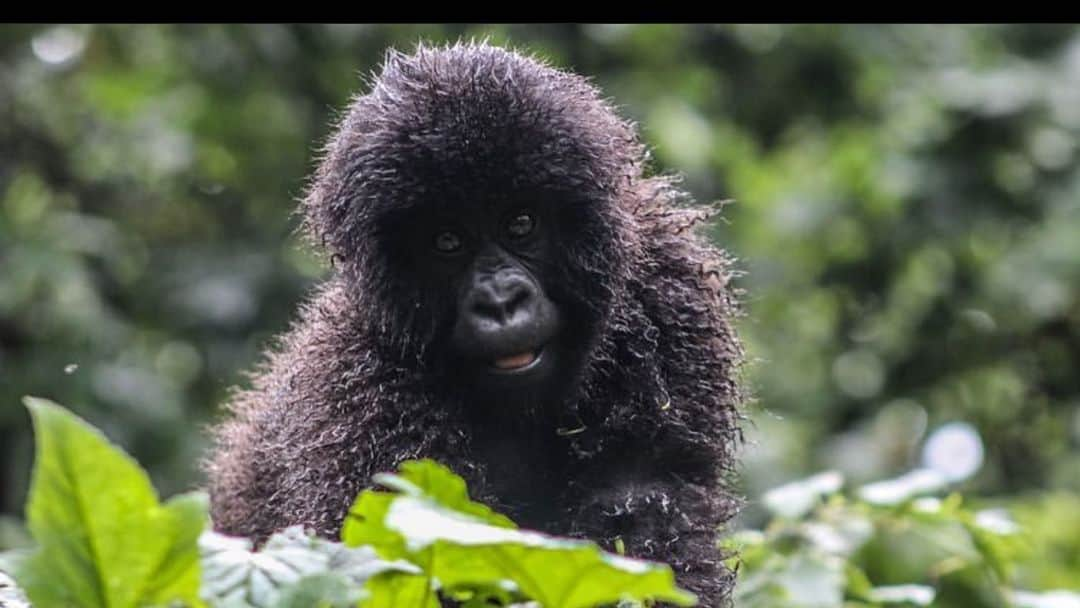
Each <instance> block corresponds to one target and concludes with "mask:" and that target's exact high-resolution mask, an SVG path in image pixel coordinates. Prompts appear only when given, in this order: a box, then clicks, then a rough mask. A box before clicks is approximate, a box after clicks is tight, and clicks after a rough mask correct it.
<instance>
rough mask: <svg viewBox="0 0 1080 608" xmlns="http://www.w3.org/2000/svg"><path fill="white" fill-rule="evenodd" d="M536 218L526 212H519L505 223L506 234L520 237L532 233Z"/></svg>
mask: <svg viewBox="0 0 1080 608" xmlns="http://www.w3.org/2000/svg"><path fill="white" fill-rule="evenodd" d="M535 227H536V220H535V219H533V216H532V215H531V214H528V213H519V214H517V215H515V216H514V217H512V218H510V221H509V222H507V223H506V234H507V235H509V236H510V238H512V239H520V238H523V237H526V236H529V235H530V234H532V231H533V229H534V228H535Z"/></svg>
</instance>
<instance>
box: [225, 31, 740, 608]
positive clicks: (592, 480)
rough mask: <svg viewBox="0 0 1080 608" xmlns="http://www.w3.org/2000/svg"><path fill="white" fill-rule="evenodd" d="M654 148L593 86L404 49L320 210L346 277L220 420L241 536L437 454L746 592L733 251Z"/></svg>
mask: <svg viewBox="0 0 1080 608" xmlns="http://www.w3.org/2000/svg"><path fill="white" fill-rule="evenodd" d="M645 158H646V153H645V150H644V148H643V146H642V145H641V143H640V141H639V140H638V137H637V135H636V133H635V132H634V129H633V126H632V125H631V124H630V123H628V122H626V121H624V120H622V119H620V118H619V117H618V116H616V114H615V113H614V111H613V110H612V108H611V107H610V106H609V105H608V104H607V103H605V102H604V101H603V100H602V99H601V98H600V96H599V93H598V91H597V90H596V89H595V88H593V87H592V86H591V85H590V84H589V83H588V82H587V81H586V80H585V79H583V78H581V77H579V76H575V75H572V74H568V73H565V72H561V71H558V70H556V69H553V68H551V67H548V66H546V65H544V64H542V63H540V62H538V61H536V60H535V59H532V58H529V57H524V56H521V55H518V54H515V53H513V52H510V51H506V50H503V49H500V48H496V47H491V46H487V45H483V44H458V45H455V46H452V47H444V48H429V47H421V48H419V49H418V50H417V52H416V53H415V54H414V55H411V56H405V55H401V54H398V53H390V54H389V55H388V57H387V59H386V62H385V64H384V66H383V70H382V73H381V74H380V75H379V76H378V78H377V79H376V80H375V82H374V85H373V87H372V89H371V91H370V92H369V93H368V94H367V95H363V96H360V97H357V98H356V99H355V100H354V101H353V103H352V105H351V107H350V108H349V111H348V113H347V114H346V116H345V117H344V119H343V120H342V121H341V123H340V124H339V125H338V128H337V131H336V133H335V135H334V136H333V137H332V139H331V140H330V142H329V144H328V145H327V148H326V151H325V155H324V158H323V159H322V162H321V164H320V166H319V168H318V171H317V173H316V175H315V177H314V179H313V181H312V184H311V187H310V190H309V192H308V195H307V197H306V199H305V201H304V203H303V212H304V215H305V227H306V229H307V231H308V233H309V234H310V235H311V236H312V237H313V239H314V240H315V241H316V242H317V243H318V244H320V245H321V246H323V247H325V248H326V249H327V250H328V252H329V254H330V256H331V259H332V261H333V262H334V273H333V276H331V277H330V278H329V279H328V280H327V281H326V283H324V284H323V285H322V286H321V287H320V288H319V289H317V290H316V292H315V293H314V294H313V296H312V297H311V298H310V300H309V301H308V302H307V304H306V305H305V306H304V307H303V310H302V311H301V314H300V318H299V320H298V321H297V322H296V323H295V324H294V326H293V327H292V328H291V330H290V331H289V332H287V333H286V334H285V335H284V336H283V337H282V338H281V343H280V345H279V346H278V348H276V349H275V350H274V351H273V352H271V353H270V354H269V355H268V361H267V362H266V363H265V364H264V365H263V366H262V368H261V369H260V371H259V373H257V374H256V375H255V377H254V381H253V388H251V389H250V390H246V391H242V392H238V393H237V394H236V395H235V396H234V398H233V400H232V403H231V405H230V410H231V413H232V417H231V419H230V420H228V421H226V422H224V423H223V424H222V425H221V426H220V427H219V428H218V429H217V432H216V439H217V448H216V451H215V453H214V454H213V456H212V458H211V460H210V462H209V463H208V467H207V468H208V473H209V478H210V490H211V497H212V500H213V517H214V523H215V525H216V527H217V528H218V529H219V530H221V531H223V532H227V533H233V534H242V535H247V536H253V537H255V538H257V539H264V538H266V537H267V536H268V535H269V534H271V533H272V532H273V531H275V530H278V529H280V528H283V527H286V526H289V525H293V524H304V525H306V526H308V527H310V528H312V529H314V530H315V531H317V532H318V533H319V534H321V535H324V536H326V537H330V538H334V537H336V536H337V535H338V533H339V530H340V526H341V523H342V519H343V517H344V516H345V514H346V512H347V510H348V507H349V505H350V503H351V502H352V500H353V498H354V497H355V496H356V495H357V494H358V493H359V492H360V491H361V490H363V489H364V488H366V487H369V485H370V484H371V478H372V475H374V474H375V473H379V472H384V471H392V470H394V469H395V468H396V466H397V465H398V463H400V462H401V461H402V460H405V459H410V458H420V457H428V458H433V459H435V460H438V461H440V462H442V463H444V464H446V465H448V466H449V467H451V468H452V469H453V470H454V471H456V472H457V473H458V474H460V475H462V476H464V477H465V478H466V480H467V481H468V483H469V487H470V488H471V490H472V491H473V494H474V497H475V498H477V499H478V500H481V501H484V502H486V503H488V504H489V505H490V506H492V507H494V508H496V509H498V510H500V511H502V512H504V513H506V514H507V515H509V516H510V517H512V518H514V519H515V520H516V521H517V522H518V523H520V524H521V525H522V526H525V527H529V528H535V529H539V530H542V531H546V532H549V533H554V534H561V535H569V536H575V537H582V538H590V539H593V540H596V541H598V542H600V543H602V544H604V545H605V546H606V547H608V548H609V549H610V548H611V547H612V546H613V545H614V543H615V542H616V541H617V540H621V541H622V543H623V545H624V546H625V550H626V553H627V554H628V555H631V556H634V557H641V558H648V559H654V560H660V561H664V562H667V563H669V564H671V565H672V567H673V568H674V569H675V572H676V576H677V577H678V580H679V582H680V584H682V585H683V586H685V587H687V588H688V589H690V590H692V591H694V592H696V593H697V594H698V595H699V596H700V597H701V599H702V603H703V605H705V606H718V605H723V604H724V603H725V602H726V601H727V598H728V595H729V592H730V588H731V584H732V580H733V575H732V573H731V572H729V571H728V570H727V569H726V568H724V566H723V565H722V563H721V562H720V558H721V556H720V554H719V553H718V551H717V549H716V544H715V543H716V535H717V531H718V528H719V527H720V526H721V525H722V524H723V523H724V522H726V521H727V520H728V519H729V518H730V517H731V516H732V515H733V513H734V511H735V505H736V501H735V500H734V498H733V497H732V495H731V494H730V493H729V492H728V491H727V490H726V487H725V483H724V480H725V478H726V477H727V476H728V474H729V473H730V471H731V467H732V464H733V461H734V456H733V454H734V450H735V448H736V445H737V442H738V438H739V430H738V418H739V417H738V413H737V406H738V404H739V402H740V398H741V394H740V391H739V388H738V386H737V383H736V375H737V371H738V366H739V364H740V362H741V359H742V350H741V347H740V345H739V341H738V339H737V337H736V335H735V333H734V332H733V330H732V327H731V324H730V320H731V317H732V315H733V314H734V311H735V303H734V301H733V298H732V291H731V290H730V289H729V287H728V279H729V278H730V276H731V275H730V271H729V262H728V260H727V258H726V257H725V256H724V255H723V254H722V252H720V251H719V250H717V249H714V248H712V247H710V246H709V245H708V244H707V243H706V242H705V241H704V240H703V239H701V238H699V237H698V236H696V235H695V234H693V233H692V228H693V227H694V226H695V225H697V224H699V223H700V222H701V221H703V220H704V219H705V218H707V217H708V216H709V215H710V213H709V212H708V211H706V210H703V209H700V208H697V209H694V208H691V207H688V206H683V205H682V204H681V203H682V202H683V200H684V199H685V197H684V195H683V194H682V193H681V192H680V191H678V190H677V189H676V188H675V187H673V186H672V184H671V181H670V180H668V179H665V178H662V177H646V176H644V175H643V171H644V168H645V167H644V164H645Z"/></svg>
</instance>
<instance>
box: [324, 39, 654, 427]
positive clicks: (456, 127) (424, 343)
mask: <svg viewBox="0 0 1080 608" xmlns="http://www.w3.org/2000/svg"><path fill="white" fill-rule="evenodd" d="M643 156H644V153H643V149H642V147H641V145H640V143H639V142H638V139H637V136H636V134H635V132H634V129H633V128H632V126H631V125H630V124H628V123H627V122H625V121H623V120H621V119H620V118H618V117H617V116H616V115H615V113H614V112H613V111H612V109H611V107H610V106H609V105H608V104H607V103H605V102H604V101H603V100H602V99H601V98H600V96H599V94H598V92H597V90H596V89H595V88H593V87H592V86H591V85H590V84H589V83H588V82H587V81H586V80H585V79H583V78H581V77H579V76H576V75H572V74H568V73H565V72H562V71H558V70H555V69H553V68H551V67H548V66H546V65H544V64H543V63H541V62H539V61H537V60H535V59H532V58H529V57H525V56H522V55H519V54H516V53H513V52H510V51H507V50H504V49H500V48H496V47H491V46H487V45H483V44H458V45H455V46H452V47H443V48H427V47H421V48H419V49H418V50H417V52H416V53H415V54H413V55H408V56H406V55H402V54H399V53H396V52H391V53H390V54H389V55H388V56H387V58H386V61H385V63H384V66H383V68H382V72H381V74H379V75H378V76H377V77H376V78H375V79H374V83H373V86H372V88H371V90H370V92H369V93H367V94H366V95H362V96H360V97H358V98H356V99H355V100H354V102H353V103H352V105H351V107H350V108H349V110H348V112H347V114H346V116H345V117H344V118H343V120H342V121H341V123H340V125H339V128H338V130H337V133H336V135H335V137H334V139H333V140H331V141H330V142H329V144H328V146H327V149H326V153H325V157H324V159H323V161H322V164H321V166H320V167H319V170H318V172H317V174H316V176H315V180H314V182H313V184H312V187H311V189H310V192H309V194H308V197H307V199H306V200H305V212H306V221H307V226H308V229H309V231H310V232H311V234H312V235H313V236H315V237H316V238H317V239H318V240H319V241H321V242H322V243H323V244H324V245H325V246H326V247H327V248H328V249H329V251H330V252H331V255H332V257H333V259H334V260H335V263H336V265H337V267H338V269H339V271H340V272H341V273H343V276H344V277H345V278H346V280H347V281H348V282H349V285H350V286H351V289H352V291H353V295H354V297H355V299H356V302H357V308H358V310H364V311H366V312H365V316H364V322H365V323H367V324H369V326H370V330H371V331H372V332H373V333H372V335H373V336H374V337H375V341H376V342H377V344H378V345H379V348H381V349H385V350H384V352H385V354H386V355H388V356H390V357H393V358H394V359H395V360H398V361H400V362H401V364H402V365H404V366H410V365H422V366H423V369H424V370H426V371H435V372H437V373H435V374H432V375H431V377H436V378H441V379H443V380H444V381H447V383H448V384H449V385H451V386H454V387H456V388H458V389H460V390H462V391H463V392H464V393H466V394H467V395H468V396H469V397H471V398H472V399H473V400H474V401H480V402H483V403H486V404H488V405H490V406H494V407H498V408H503V409H506V408H514V407H515V404H521V403H524V404H526V405H529V406H530V407H534V408H535V407H537V406H543V407H552V406H553V405H554V404H557V403H559V402H560V401H561V400H563V399H565V398H566V397H567V396H568V395H569V394H571V393H572V391H573V390H574V387H575V386H576V385H577V383H578V382H579V381H580V379H581V375H582V371H583V366H584V364H585V362H586V361H587V360H588V357H589V354H590V352H591V349H592V348H593V347H594V346H595V343H596V340H597V339H598V336H600V335H602V334H603V332H604V331H605V329H604V328H605V323H606V322H607V320H608V315H607V313H608V311H609V309H610V307H611V306H612V304H613V301H614V300H615V299H616V298H618V297H619V292H620V290H621V289H622V288H623V284H624V280H625V274H626V271H627V270H626V269H627V268H628V267H630V265H631V264H630V261H629V260H630V256H632V252H633V250H634V249H635V245H634V243H635V240H636V236H635V228H634V225H633V221H634V220H633V217H632V213H631V210H629V209H627V208H625V207H626V206H625V205H624V204H621V201H623V200H624V199H626V198H627V197H626V196H625V194H626V193H627V192H628V191H629V190H630V189H632V188H633V187H634V186H635V184H636V183H637V182H638V181H639V180H640V178H641V170H642V159H643ZM372 311H375V313H374V314H373V313H372Z"/></svg>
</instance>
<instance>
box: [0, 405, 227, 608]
mask: <svg viewBox="0 0 1080 608" xmlns="http://www.w3.org/2000/svg"><path fill="white" fill-rule="evenodd" d="M25 403H26V406H27V407H28V408H29V409H30V413H31V416H32V417H33V421H34V429H35V437H36V441H37V448H36V456H35V460H34V472H33V477H32V480H31V486H30V496H29V498H28V500H27V507H26V519H27V523H28V527H29V529H30V533H31V535H32V536H33V538H34V540H35V541H36V542H37V548H36V549H35V550H34V551H32V552H31V553H29V554H28V555H26V556H25V557H24V558H22V559H19V560H18V561H16V562H14V563H13V565H12V574H13V576H14V577H15V579H16V581H18V583H19V585H20V586H21V587H22V588H23V589H24V590H25V591H26V594H27V595H28V596H29V598H30V600H31V602H32V603H33V604H34V606H35V607H37V608H51V607H53V606H85V607H97V606H100V607H105V608H126V607H128V606H131V607H134V606H145V605H156V604H165V603H168V602H171V601H174V600H180V601H185V602H187V603H189V604H196V603H197V602H198V581H199V571H198V568H199V564H198V549H197V545H196V540H197V538H198V535H199V533H200V531H201V530H202V528H203V525H204V523H205V521H206V499H205V497H204V496H202V495H200V494H187V495H183V496H179V497H177V498H174V499H173V500H171V501H169V502H167V503H166V504H164V505H162V504H160V503H159V502H158V498H157V495H156V494H155V492H154V489H153V487H152V486H151V485H150V480H149V479H148V478H147V476H146V473H145V472H144V471H143V470H142V469H141V468H139V465H138V464H136V463H135V461H134V460H132V459H131V458H130V457H128V456H127V455H126V454H124V453H123V451H121V450H120V449H119V448H117V447H116V446H114V445H112V444H110V443H109V441H108V440H107V439H106V438H105V437H104V436H103V435H102V434H101V433H100V432H98V431H97V430H96V429H94V428H93V427H91V426H90V425H88V424H87V423H85V422H84V421H82V420H81V419H79V418H78V417H76V416H75V415H73V414H71V413H70V412H68V411H66V410H64V409H63V408H62V407H60V406H58V405H56V404H55V403H52V402H50V401H46V400H44V399H35V398H29V397H28V398H27V399H26V400H25Z"/></svg>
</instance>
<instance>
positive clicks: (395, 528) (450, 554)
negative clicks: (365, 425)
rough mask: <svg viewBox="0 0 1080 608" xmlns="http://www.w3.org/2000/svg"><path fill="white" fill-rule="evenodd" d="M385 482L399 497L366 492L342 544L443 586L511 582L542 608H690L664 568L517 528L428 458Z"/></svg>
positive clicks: (689, 599) (587, 544) (687, 596)
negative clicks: (641, 605)
mask: <svg viewBox="0 0 1080 608" xmlns="http://www.w3.org/2000/svg"><path fill="white" fill-rule="evenodd" d="M381 480H382V481H383V482H384V483H385V484H386V485H389V486H391V487H394V488H395V489H397V490H399V492H401V494H397V495H394V494H387V493H383V492H365V493H363V494H362V495H361V496H360V498H359V499H358V500H357V502H356V503H355V504H354V506H353V508H352V509H351V510H350V521H351V522H352V523H350V524H348V525H346V527H345V529H344V530H343V539H344V541H345V543H346V544H348V545H358V544H369V543H370V544H372V545H374V546H375V547H376V548H377V549H378V550H379V551H380V553H381V554H382V555H383V557H386V558H393V557H402V556H407V557H408V558H409V559H410V561H412V562H413V563H415V564H417V565H419V566H420V567H421V568H422V569H423V571H424V573H425V574H426V575H428V576H429V577H430V578H431V579H432V580H433V581H438V584H439V585H440V588H442V589H444V590H445V589H455V588H479V587H487V588H491V587H495V586H502V587H506V586H507V585H510V586H512V588H514V589H517V590H519V591H520V593H521V594H523V595H524V596H526V597H528V598H531V599H534V600H537V601H538V602H540V604H541V605H543V606H545V607H547V608H585V607H588V606H596V605H600V604H607V603H614V602H617V601H619V600H621V599H632V600H644V599H646V598H651V599H654V600H659V601H667V602H671V603H675V604H679V605H691V604H692V603H693V602H694V597H693V595H691V594H689V593H687V592H685V591H682V590H680V589H679V588H678V587H676V586H675V580H674V575H673V574H672V572H671V569H670V568H669V567H667V566H665V565H663V564H656V563H651V562H646V561H641V560H634V559H629V558H624V557H621V556H618V555H612V554H609V553H605V552H603V551H601V550H600V549H599V548H598V547H597V546H596V545H595V544H593V543H590V542H586V541H578V540H567V539H559V538H554V537H551V536H547V535H544V534H540V533H537V532H529V531H522V530H516V529H514V528H513V527H511V526H510V525H509V520H507V519H506V518H505V517H503V516H501V515H498V514H496V513H494V512H492V511H491V510H490V509H488V508H487V507H485V506H483V505H479V504H478V503H474V502H472V501H470V500H468V496H467V494H466V493H465V490H464V482H462V481H461V480H460V478H458V477H457V476H456V475H453V473H451V472H450V471H449V470H447V469H446V468H445V467H442V466H441V465H437V464H435V463H433V462H431V461H416V462H410V463H406V465H404V466H403V467H402V475H401V476H383V477H381ZM443 501H445V502H443ZM383 551H386V552H387V553H382V552H383ZM399 584H403V585H404V584H406V583H404V582H400V583H399ZM408 584H416V583H412V582H410V583H408ZM378 594H379V590H378V589H375V590H374V596H375V597H378Z"/></svg>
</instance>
